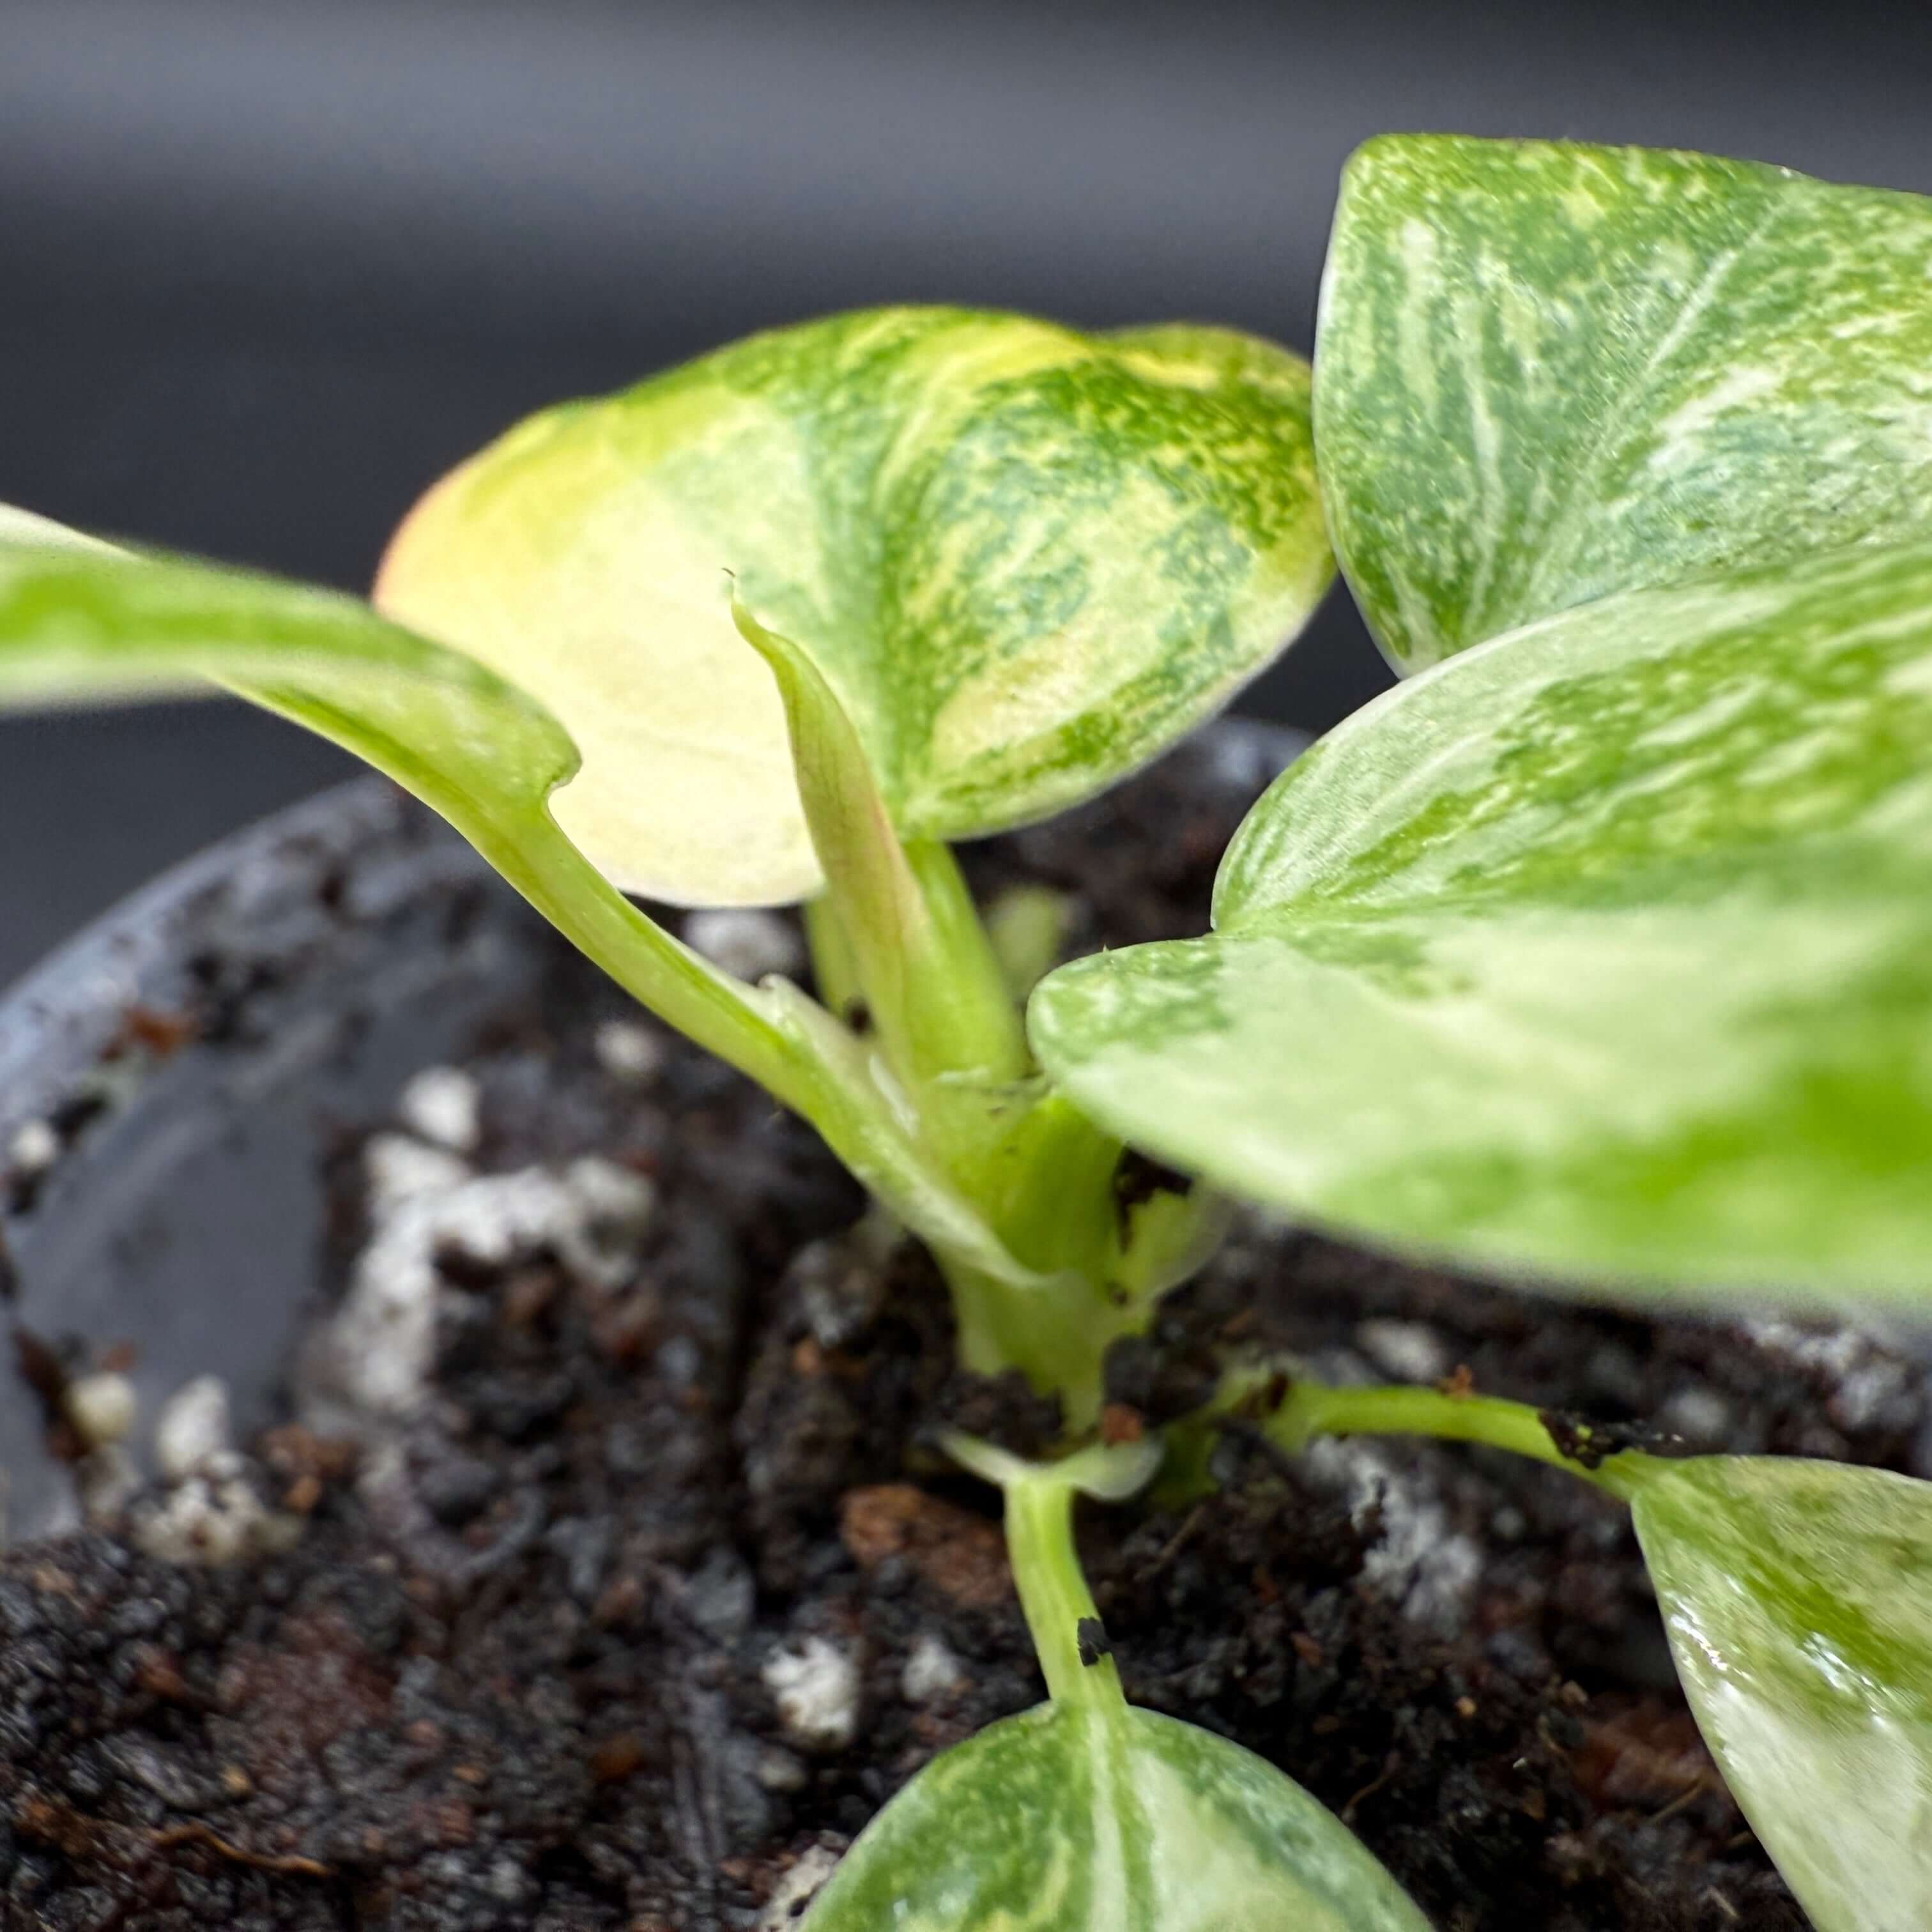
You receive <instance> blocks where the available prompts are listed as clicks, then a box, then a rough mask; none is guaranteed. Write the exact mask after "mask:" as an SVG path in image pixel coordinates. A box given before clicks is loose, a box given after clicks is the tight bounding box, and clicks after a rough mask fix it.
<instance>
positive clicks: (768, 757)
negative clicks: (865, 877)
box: [377, 308, 1331, 904]
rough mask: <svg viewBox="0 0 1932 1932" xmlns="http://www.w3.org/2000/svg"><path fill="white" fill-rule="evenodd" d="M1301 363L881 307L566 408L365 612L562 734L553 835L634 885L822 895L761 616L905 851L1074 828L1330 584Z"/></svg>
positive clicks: (1261, 347) (434, 513) (713, 899)
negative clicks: (568, 762) (577, 760)
mask: <svg viewBox="0 0 1932 1932" xmlns="http://www.w3.org/2000/svg"><path fill="white" fill-rule="evenodd" d="M1330 568H1331V565H1330V562H1329V559H1328V547H1327V542H1326V538H1325V535H1324V532H1323V529H1322V520H1321V514H1320V510H1319V503H1318V500H1317V496H1316V488H1315V482H1314V473H1313V458H1312V454H1311V449H1310V429H1309V376H1308V371H1307V367H1306V365H1304V364H1303V363H1301V362H1300V361H1298V359H1296V358H1295V357H1294V356H1291V355H1289V353H1287V352H1286V350H1280V349H1278V348H1277V347H1274V345H1273V344H1268V343H1265V342H1263V341H1259V340H1257V339H1255V338H1247V337H1244V336H1239V335H1235V334H1233V333H1232V332H1226V331H1221V330H1216V329H1204V328H1196V327H1192V326H1175V327H1170V328H1157V329H1142V330H1136V331H1130V332H1124V333H1122V334H1120V335H1112V336H1109V335H1083V334H1080V333H1079V332H1075V331H1073V330H1070V329H1061V328H1058V327H1055V326H1052V325H1050V324H1048V323H1040V322H1034V321H1030V320H1025V319H1024V318H1022V317H1016V316H1010V315H1001V314H986V313H980V312H976V311H965V310H959V309H944V308H895V309H880V310H874V311H864V312H860V313H858V314H849V315H841V316H835V317H830V318H829V319H827V320H823V321H819V322H814V323H805V324H802V325H800V326H797V327H795V328H792V329H784V330H779V331H776V332H772V333H770V334H768V335H761V336H757V337H754V338H751V339H750V340H748V341H745V342H742V343H739V344H736V345H735V346H734V347H730V348H728V349H725V350H720V351H718V352H717V353H715V354H712V355H710V356H705V357H703V358H701V359H700V360H698V361H697V362H693V363H691V364H688V365H686V366H685V367H684V368H680V369H677V370H674V371H671V372H670V374H667V375H664V376H661V377H657V378H655V380H652V381H649V382H646V383H643V384H641V385H640V386H638V387H637V388H636V389H632V390H630V391H628V392H626V393H625V394H622V395H618V396H616V397H613V398H610V399H608V400H607V401H600V402H595V403H589V404H574V405H571V406H569V407H565V408H562V409H559V410H552V411H550V412H549V413H546V414H545V415H543V416H539V417H537V418H535V419H533V420H532V421H531V422H528V423H526V424H525V425H523V426H522V427H521V428H519V429H517V430H514V431H511V434H509V435H508V436H507V437H505V438H503V439H502V440H501V441H500V442H499V443H496V444H495V445H493V446H492V447H491V448H490V449H487V450H485V451H484V452H482V454H481V455H479V456H478V457H476V458H473V459H472V460H471V461H470V462H469V463H466V464H465V465H464V466H462V467H461V468H460V469H458V470H457V471H455V472H454V473H453V474H452V475H450V476H449V477H448V478H446V479H445V480H444V481H443V482H442V483H440V484H438V485H437V487H436V488H435V489H434V490H431V493H429V495H428V496H427V497H425V499H424V500H423V502H422V503H421V504H419V505H418V507H417V508H416V510H415V511H413V513H412V514H411V515H410V518H409V519H408V520H407V522H406V523H404V526H403V527H402V529H401V531H400V532H398V535H397V537H396V538H395V542H394V544H392V547H391V549H390V551H389V556H388V557H387V559H386V561H385V562H384V565H383V571H382V574H381V577H380V580H379V583H378V586H377V601H378V602H379V603H380V604H381V605H382V606H383V608H385V609H386V610H388V611H389V612H390V613H392V614H393V615H395V616H397V617H398V618H399V619H401V620H402V621H404V622H407V623H409V624H410V625H412V626H413V627H414V628H417V629H419V630H421V631H425V632H426V633H427V634H430V635H431V636H435V637H441V638H443V640H446V641H447V642H449V643H455V644H456V645H458V646H460V647H462V648H463V649H466V650H468V651H469V652H472V654H474V655H476V656H477V657H478V658H481V659H482V660H483V661H484V662H486V663H487V664H490V665H492V666H493V667H495V668H496V670H499V671H501V672H502V673H503V674H504V675H505V676H508V677H509V678H511V679H513V680H514V682H517V684H518V685H521V686H523V688H526V689H528V690H529V691H532V693H533V694H535V696H537V697H539V698H540V699H541V700H542V701H543V702H544V703H545V704H547V706H549V707H550V709H552V710H553V712H555V713H556V715H557V716H558V717H559V718H560V719H561V720H562V721H563V723H564V724H565V726H566V727H568V729H569V730H570V732H571V735H572V736H573V737H574V739H575V740H576V742H577V744H578V745H579V746H580V748H581V750H582V752H583V770H582V772H581V773H580V775H579V776H578V777H577V778H576V779H575V781H574V782H573V783H571V784H570V785H569V786H568V787H567V788H566V789H565V790H563V791H562V792H561V793H559V795H558V796H557V798H556V801H555V805H554V808H555V811H556V815H557V817H558V819H559V822H560V823H562V826H564V828H565V830H566V831H567V832H569V833H570V835H571V836H572V838H574V839H575V840H576V841H577V843H578V844H579V845H580V846H581V847H582V848H583V850H585V851H586V853H588V854H589V856H591V857H592V859H593V860H595V862H596V863H597V864H598V865H599V866H600V867H601V868H603V870H604V871H605V872H606V873H607V874H608V875H609V876H610V877H611V878H613V880H616V882H617V883H619V884H621V885H622V886H625V888H627V889H631V890H634V891H637V892H647V893H650V894H652V895H656V896H658V897H661V898H668V899H672V900H675V901H679V902H682V903H685V904H757V903H767V902H777V901H784V900H788V899H792V898H799V897H801V896H802V895H805V894H808V893H809V892H811V891H812V890H814V889H815V887H816V886H817V884H818V883H819V877H820V874H819V871H818V867H817V861H816V859H814V855H813V853H812V850H811V841H810V840H809V838H808V836H807V834H806V831H805V821H804V818H803V815H802V811H801V809H800V807H799V801H798V797H797V794H796V787H794V784H793V778H792V772H791V765H790V755H789V751H788V748H787V740H786V733H785V724H784V713H783V710H782V708H781V705H780V703H779V701H778V694H777V691H776V690H775V688H774V686H773V684H772V678H771V675H770V673H769V671H768V670H766V667H765V666H764V665H763V663H761V662H760V660H759V658H758V657H757V655H756V653H755V652H753V651H751V649H749V648H748V646H746V645H745V643H744V642H743V640H742V639H741V638H740V637H739V635H738V634H737V632H736V630H735V628H733V624H732V622H731V619H730V612H729V609H728V607H727V598H726V594H725V583H726V578H725V573H726V572H727V571H730V572H731V573H733V577H734V578H735V582H736V589H737V592H738V594H739V596H740V597H741V598H742V600H743V601H744V603H745V606H746V607H747V608H748V609H749V610H751V611H752V612H753V613H754V614H755V615H756V616H757V617H758V618H759V619H760V620H761V621H763V622H765V623H766V624H768V625H770V626H771V628H772V629H774V630H775V631H781V632H782V633H783V634H785V635H786V636H787V637H790V638H792V639H794V640H796V643H798V644H799V646H800V647H801V648H802V649H803V650H804V651H805V652H806V653H807V654H808V655H809V657H810V658H811V661H812V662H813V664H814V665H816V666H817V668H818V669H819V670H820V672H821V673H823V676H824V677H825V678H826V680H827V681H828V682H829V684H830V685H831V686H832V689H833V691H835V694H836V696H837V697H838V701H839V703H840V704H841V706H843V708H844V711H845V712H846V713H847V715H849V716H850V718H851V719H852V721H853V724H854V726H855V727H856V730H858V732H859V736H860V738H861V739H862V742H863V743H864V745H865V751H866V752H867V754H868V757H870V759H871V761H872V763H873V764H874V767H875V769H876V772H877V778H878V782H879V784H880V790H881V791H882V792H883V795H884V796H885V798H886V801H887V802H888V805H889V807H890V808H891V811H892V815H893V820H894V823H895V826H897V828H898V830H899V832H901V834H902V835H905V836H907V837H921V838H962V837H967V836H971V835H974V834H977V833H980V832H991V831H995V830H998V829H1002V828H1004V827H1006V826H1012V825H1014V824H1017V823H1023V822H1025V821H1026V820H1031V819H1033V818H1037V817H1043V816H1044V815H1046V814H1049V813H1050V812H1052V811H1055V810H1057V809H1058V808H1061V807H1062V806H1064V805H1070V804H1072V803H1074V802H1076V801H1078V800H1079V799H1082V798H1083V797H1085V796H1088V795H1090V794H1091V793H1094V792H1095V791H1097V790H1100V789H1102V788H1103V787H1105V786H1106V785H1107V784H1109V783H1111V782H1112V781H1114V780H1115V779H1116V778H1120V777H1121V776H1123V775H1125V774H1126V773H1127V772H1128V771H1130V770H1131V769H1133V768H1134V767H1135V766H1138V765H1139V764H1141V763H1143V762H1145V760H1147V759H1148V758H1150V757H1152V756H1154V754H1156V753H1157V752H1158V751H1160V750H1161V749H1163V748H1165V746H1166V745H1168V744H1169V743H1170V742H1172V740H1173V739H1175V738H1176V737H1178V736H1180V735H1181V733H1183V732H1184V731H1185V730H1187V729H1188V728H1189V727H1190V726H1192V725H1193V724H1196V723H1197V722H1199V721H1201V720H1202V718H1205V717H1206V716H1208V715H1210V714H1211V712H1214V710H1216V709H1218V708H1219V707H1220V706H1222V705H1223V704H1224V703H1226V702H1227V701H1228V700H1229V698H1230V697H1232V695H1233V694H1234V693H1235V691H1237V690H1238V688H1240V686H1241V685H1242V684H1243V683H1244V682H1246V681H1247V679H1249V678H1250V677H1252V676H1253V675H1254V674H1255V673H1256V672H1257V671H1259V670H1261V669H1262V667H1264V666H1265V664H1267V663H1268V661H1269V660H1270V659H1271V658H1272V657H1273V656H1274V655H1275V654H1276V653H1277V652H1278V651H1279V650H1280V649H1281V648H1282V646H1283V645H1284V644H1285V643H1286V642H1287V640H1289V638H1290V637H1292V636H1293V635H1294V634H1295V632H1296V631H1298V630H1299V629H1300V628H1301V625H1302V624H1303V622H1304V620H1305V619H1306V618H1307V616H1308V614H1309V613H1310V610H1312V609H1313V606H1314V604H1315V603H1316V601H1317V600H1318V598H1319V596H1320V595H1321V593H1322V590H1323V589H1324V588H1325V585H1326V583H1327V580H1328V575H1329V572H1330Z"/></svg>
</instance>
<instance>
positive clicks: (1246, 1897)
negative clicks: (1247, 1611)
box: [805, 1702, 1429, 1932]
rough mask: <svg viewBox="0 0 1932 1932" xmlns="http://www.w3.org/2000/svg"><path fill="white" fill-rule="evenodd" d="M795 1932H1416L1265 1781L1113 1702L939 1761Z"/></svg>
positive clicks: (1402, 1899)
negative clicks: (802, 1931) (799, 1931)
mask: <svg viewBox="0 0 1932 1932" xmlns="http://www.w3.org/2000/svg"><path fill="white" fill-rule="evenodd" d="M885 1927H891V1928H892V1932H1429V1928H1428V1921H1427V1920H1426V1919H1424V1918H1423V1916H1422V1915H1421V1913H1420V1912H1418V1911H1417V1910H1416V1909H1415V1906H1414V1905H1413V1904H1412V1903H1410V1902H1409V1899H1408V1897H1406V1894H1404V1893H1403V1891H1402V1889H1401V1888H1400V1886H1399V1885H1397V1883H1396V1882H1395V1880H1394V1879H1393V1878H1391V1876H1389V1874H1388V1872H1387V1871H1386V1870H1384V1869H1383V1867H1382V1866H1381V1865H1380V1864H1378V1863H1377V1862H1376V1860H1375V1858H1373V1857H1372V1856H1371V1855H1370V1853H1369V1852H1368V1851H1367V1849H1365V1848H1364V1846H1363V1845H1362V1843H1361V1841H1360V1840H1359V1839H1358V1838H1356V1837H1355V1835H1354V1833H1353V1832H1350V1831H1349V1829H1348V1828H1347V1827H1346V1826H1345V1825H1343V1823H1341V1821H1340V1820H1339V1819H1337V1817H1335V1816H1334V1814H1333V1813H1331V1812H1330V1811H1328V1810H1327V1809H1326V1808H1325V1807H1324V1806H1323V1805H1320V1804H1319V1803H1318V1802H1316V1800H1315V1799H1313V1798H1311V1797H1310V1796H1309V1795H1308V1793H1307V1792H1305V1791H1304V1790H1302V1789H1301V1787H1300V1786H1299V1785H1298V1784H1295V1783H1294V1782H1293V1781H1291V1780H1290V1779H1289V1778H1284V1777H1283V1775H1282V1774H1281V1773H1280V1772H1278V1771H1277V1770H1276V1769H1274V1766H1272V1765H1270V1764H1268V1763H1265V1762H1264V1761H1263V1760H1262V1759H1260V1758H1259V1757H1256V1756H1255V1755H1254V1754H1253V1753H1252V1752H1250V1751H1244V1750H1243V1749H1242V1748H1241V1746H1239V1745H1235V1744H1231V1743H1229V1742H1228V1741H1227V1740H1226V1739H1223V1738H1217V1737H1216V1736H1213V1735H1212V1734H1211V1733H1208V1732H1206V1731H1203V1730H1197V1729H1196V1727H1194V1726H1193V1725H1191V1724H1181V1723H1179V1722H1178V1721H1176V1720H1175V1719H1174V1718H1166V1717H1162V1716H1160V1715H1157V1713H1155V1712H1151V1711H1142V1710H1137V1709H1132V1708H1130V1707H1129V1706H1125V1705H1123V1704H1121V1703H1118V1702H1102V1703H1091V1704H1090V1703H1054V1704H1043V1705H1040V1706H1038V1707H1037V1709H1034V1710H1031V1711H1028V1712H1025V1714H1024V1715H1022V1716H1020V1717H1017V1718H1008V1719H1007V1721H1005V1722H1004V1723H1003V1724H995V1725H993V1726H992V1727H990V1728H989V1729H988V1730H984V1731H982V1732H980V1733H979V1734H978V1735H977V1736H975V1737H973V1738H971V1739H968V1741H967V1742H965V1744H963V1745H956V1746H955V1747H954V1748H953V1749H952V1750H951V1751H947V1752H946V1753H945V1754H944V1755H943V1756H942V1757H938V1758H936V1759H935V1760H934V1761H933V1762H932V1763H931V1764H930V1765H929V1766H927V1767H926V1769H925V1770H924V1771H922V1772H921V1773H920V1774H919V1776H918V1777H917V1778H915V1779H913V1781H912V1783H911V1784H909V1785H907V1787H906V1788H905V1789H904V1790H903V1791H902V1792H901V1793H899V1795H898V1797H896V1798H895V1799H893V1800H892V1803H891V1804H890V1805H888V1806H887V1807H886V1809H885V1810H884V1811H882V1812H881V1813H880V1814H879V1816H878V1817H877V1818H876V1819H874V1820H873V1822H872V1823H871V1825H870V1826H868V1827H867V1828H866V1829H865V1832H864V1833H863V1834H862V1835H861V1836H860V1838H859V1841H858V1842H857V1843H856V1844H855V1845H854V1846H853V1847H852V1849H851V1850H850V1852H847V1854H846V1855H845V1858H844V1861H843V1862H842V1863H841V1864H840V1866H839V1867H838V1870H837V1871H836V1872H835V1873H833V1875H832V1879H831V1882H829V1884H828V1885H826V1888H825V1890H824V1891H823V1892H821V1893H820V1895H819V1897H818V1898H817V1900H816V1901H815V1902H814V1904H813V1906H812V1908H811V1911H810V1912H808V1913H807V1914H806V1916H805V1932H883V1928H885Z"/></svg>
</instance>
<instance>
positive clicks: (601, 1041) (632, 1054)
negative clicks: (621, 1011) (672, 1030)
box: [591, 1020, 670, 1087]
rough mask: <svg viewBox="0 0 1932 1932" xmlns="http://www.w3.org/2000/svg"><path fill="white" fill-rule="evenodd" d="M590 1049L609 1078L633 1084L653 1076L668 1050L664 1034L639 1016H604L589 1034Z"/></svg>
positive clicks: (659, 1069) (644, 1084) (659, 1067)
mask: <svg viewBox="0 0 1932 1932" xmlns="http://www.w3.org/2000/svg"><path fill="white" fill-rule="evenodd" d="M591 1050H592V1052H594V1053H595V1055H596V1056H597V1064H598V1066H599V1067H602V1068H603V1070H604V1072H605V1073H607V1074H609V1075H610V1077H611V1079H613V1080H622V1081H624V1082H626V1083H628V1085H631V1086H634V1087H643V1086H646V1085H649V1082H652V1081H653V1080H655V1079H656V1078H657V1077H658V1075H659V1074H660V1073H662V1072H663V1071H664V1061H665V1060H666V1058H667V1057H668V1055H669V1053H670V1048H669V1046H668V1045H667V1043H666V1041H665V1040H664V1035H663V1034H661V1033H659V1032H658V1031H657V1030H656V1028H654V1027H649V1026H646V1025H645V1024H644V1023H643V1021H641V1020H606V1021H605V1022H604V1024H603V1025H601V1026H600V1027H599V1028H598V1029H597V1031H596V1032H595V1034H593V1035H592V1038H591Z"/></svg>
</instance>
